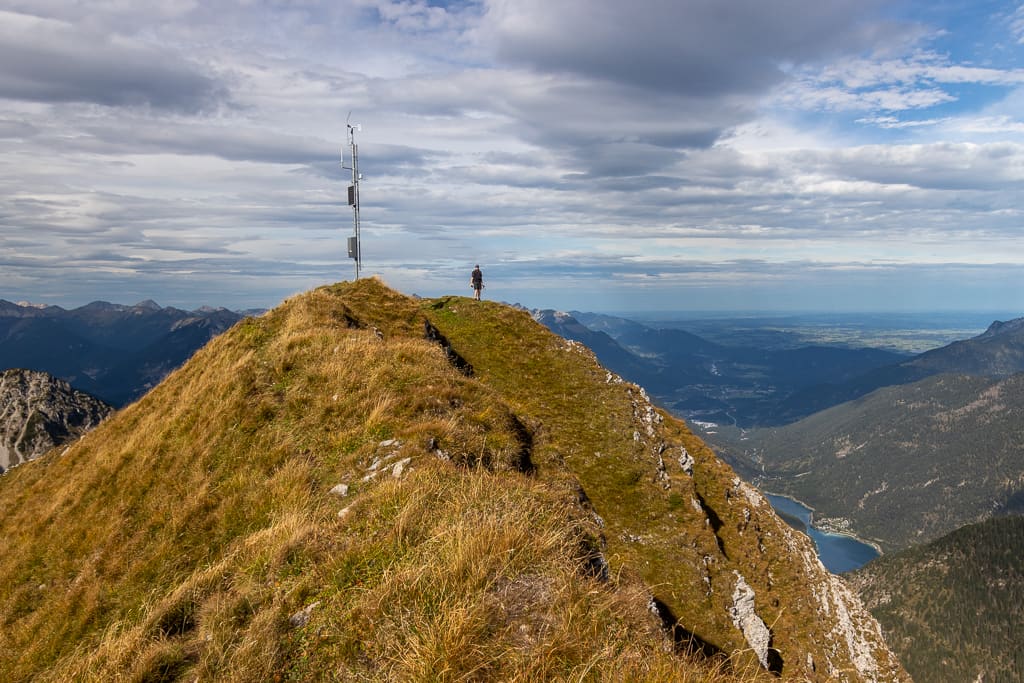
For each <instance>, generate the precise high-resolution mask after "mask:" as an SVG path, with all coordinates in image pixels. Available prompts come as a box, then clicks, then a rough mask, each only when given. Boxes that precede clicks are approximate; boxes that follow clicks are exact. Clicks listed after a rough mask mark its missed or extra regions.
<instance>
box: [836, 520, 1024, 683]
mask: <svg viewBox="0 0 1024 683" xmlns="http://www.w3.org/2000/svg"><path fill="white" fill-rule="evenodd" d="M848 578H849V579H850V580H851V581H852V583H853V585H854V586H855V587H856V589H857V591H858V592H859V593H860V596H861V598H862V599H863V600H864V603H865V605H866V606H867V607H868V609H869V610H871V612H872V614H874V616H875V618H876V619H878V621H879V622H880V623H881V624H882V628H883V630H884V631H885V634H886V639H887V640H888V642H889V644H890V645H891V646H892V647H893V649H895V650H896V651H897V653H898V654H899V656H900V661H902V662H903V665H904V666H905V667H906V668H907V671H909V672H910V674H911V675H912V676H913V677H914V680H915V681H919V682H921V683H927V682H928V681H987V682H992V681H1024V657H1022V656H1021V643H1024V518H1022V517H1019V516H1010V517H998V518H995V519H990V520H988V521H986V522H983V523H981V524H972V525H969V526H966V527H963V528H961V529H958V530H956V531H954V532H953V533H951V534H949V535H947V536H943V537H942V538H940V539H937V540H935V541H932V542H931V543H928V544H927V545H924V546H920V547H915V548H912V549H910V550H906V551H903V552H900V553H896V554H893V555H884V556H882V557H881V558H880V559H878V560H875V561H874V562H871V563H870V564H868V565H867V566H866V567H864V568H863V569H861V570H860V571H858V572H856V573H854V574H852V575H849V576H848Z"/></svg>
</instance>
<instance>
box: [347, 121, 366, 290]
mask: <svg viewBox="0 0 1024 683" xmlns="http://www.w3.org/2000/svg"><path fill="white" fill-rule="evenodd" d="M348 135H349V142H350V144H351V149H352V187H353V188H354V191H353V192H354V196H353V203H352V228H353V230H354V232H355V237H356V253H355V260H356V279H357V280H358V279H359V270H360V268H361V267H362V265H363V240H362V237H361V235H360V234H359V145H357V144H356V129H355V127H354V126H351V125H350V126H349V127H348Z"/></svg>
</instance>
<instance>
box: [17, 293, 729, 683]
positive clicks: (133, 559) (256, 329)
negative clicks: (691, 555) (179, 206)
mask: <svg viewBox="0 0 1024 683" xmlns="http://www.w3.org/2000/svg"><path fill="white" fill-rule="evenodd" d="M341 295H343V296H341ZM372 326H376V327H378V328H379V329H380V330H382V332H383V334H384V340H383V341H381V340H379V339H378V338H377V336H376V335H375V334H374V332H373V331H372V330H371V329H370V328H371V327H372ZM421 334H422V314H421V313H419V311H418V309H417V307H416V306H415V304H413V303H411V302H410V301H409V300H407V299H404V298H402V297H399V296H397V295H394V294H393V293H389V292H388V291H387V290H386V289H384V288H383V287H381V286H380V285H379V284H377V283H373V282H366V283H358V284H357V285H355V286H344V287H334V288H325V289H321V290H317V291H314V292H311V293H309V294H306V295H302V296H299V297H296V298H294V299H293V300H290V301H288V302H286V303H285V304H284V305H283V306H281V307H280V308H278V309H276V310H275V311H273V312H271V313H269V314H267V315H266V316H263V317H261V318H259V319H250V320H246V321H243V322H242V323H240V324H239V325H237V326H236V327H235V328H233V329H232V330H230V331H229V332H227V333H225V334H224V335H223V336H221V337H219V338H218V339H216V340H214V341H213V342H211V344H210V345H208V346H207V347H206V348H205V349H203V350H201V351H200V352H199V353H198V354H196V356H195V357H194V358H193V359H192V360H191V361H190V362H189V363H187V364H186V365H185V366H184V367H182V368H181V369H179V370H178V371H176V372H175V373H173V374H172V376H170V377H169V378H168V379H167V380H166V381H165V382H164V383H162V384H161V385H160V386H159V387H157V388H156V389H155V390H154V391H152V392H151V393H150V394H149V395H147V396H146V397H145V398H143V399H142V400H141V401H139V402H138V403H136V404H134V405H132V406H130V407H128V408H126V409H125V410H123V411H121V412H120V413H119V414H117V415H116V416H114V417H113V418H111V419H110V420H108V421H107V422H106V423H104V424H103V425H102V426H101V427H100V428H98V429H97V430H95V431H94V432H92V433H91V434H89V435H87V436H86V437H85V438H83V439H82V440H80V441H79V442H77V443H75V444H74V445H73V446H72V447H71V448H70V449H69V450H68V451H67V453H65V454H61V453H58V452H53V453H50V454H49V455H48V456H46V457H44V458H43V459H41V460H39V461H36V462H35V463H32V464H30V465H26V466H22V467H19V468H16V469H14V470H12V471H11V472H10V473H8V474H7V475H5V476H4V477H2V478H0V504H2V505H3V507H4V515H3V517H2V521H0V538H3V539H4V552H3V553H2V554H0V680H3V681H10V682H19V681H43V682H48V681H54V682H56V681H138V682H146V683H153V682H156V681H177V680H181V681H193V680H198V681H237V682H239V683H241V682H243V681H244V682H250V681H318V680H324V681H334V680H338V681H348V680H380V681H391V680H402V681H405V680H414V681H415V680H419V681H428V680H429V681H482V680H502V681H505V680H509V681H534V680H564V681H584V680H645V681H646V680H650V681H725V680H731V679H730V678H729V677H728V675H727V674H725V673H722V672H720V671H718V670H717V668H716V664H715V663H714V662H704V663H701V662H697V661H691V660H689V659H686V658H683V657H680V656H679V655H677V654H676V653H675V652H674V648H673V645H672V643H671V642H670V641H669V639H668V637H667V636H666V634H665V633H664V631H663V630H662V629H661V627H660V624H659V623H658V622H657V620H656V619H655V618H654V617H653V615H651V614H650V613H649V612H648V610H647V607H646V603H647V598H648V594H647V589H646V588H645V587H644V586H643V585H642V584H641V582H640V581H639V579H638V578H637V577H636V576H635V575H633V574H632V573H631V572H630V571H625V572H622V573H620V574H615V575H613V577H612V579H611V580H610V581H606V582H600V581H598V580H596V579H594V578H589V577H588V576H587V574H586V572H585V571H584V565H585V562H586V559H587V554H588V552H589V550H590V549H591V548H592V547H593V546H594V545H595V544H596V540H595V538H594V534H595V533H596V530H595V526H594V521H593V519H592V518H591V517H590V514H589V511H588V510H587V509H585V507H584V506H583V505H581V504H580V503H579V502H578V501H577V500H576V498H575V496H574V494H573V489H572V487H571V483H572V477H571V476H569V475H568V474H567V473H565V472H559V471H556V470H555V468H554V467H553V465H551V462H553V461H551V462H549V461H546V464H547V465H548V466H550V470H551V471H550V476H546V477H536V476H528V475H527V474H524V473H522V472H520V471H519V470H520V469H521V468H522V462H521V460H522V453H523V449H524V443H523V439H524V434H523V430H522V426H521V425H519V424H518V422H517V418H516V417H515V414H514V412H513V411H512V409H511V408H510V407H509V406H508V405H507V404H506V403H505V401H504V400H503V399H502V397H501V396H500V395H498V394H497V393H495V391H494V390H493V389H490V388H488V387H487V386H486V385H485V384H484V383H481V382H479V381H476V380H474V379H471V378H467V377H465V376H463V375H461V374H460V373H459V372H457V371H456V370H454V369H453V368H452V367H451V365H450V364H449V363H448V361H447V360H446V359H445V357H444V355H443V353H442V352H441V350H440V348H439V347H438V346H436V345H435V344H432V343H428V342H426V341H423V340H421V339H420V338H419V337H420V335H421ZM551 428H555V427H554V426H552V427H551ZM391 439H396V440H398V443H396V444H392V445H389V446H382V445H381V444H382V442H384V441H385V440H391ZM438 451H441V452H443V453H444V454H445V456H446V457H447V459H441V458H439V457H438V455H437V452H438ZM405 458H409V459H410V460H409V461H408V463H407V464H406V467H405V471H404V473H403V474H402V476H400V477H395V476H393V474H392V473H393V471H394V469H393V468H394V465H395V464H396V463H398V462H400V461H403V460H404V459H405ZM378 460H382V461H385V462H381V463H379V464H377V465H376V467H375V465H374V463H375V462H377V461H378ZM374 471H375V472H378V474H376V475H372V472H374ZM371 475H372V476H371ZM368 477H369V478H368ZM341 482H345V483H347V484H348V485H349V487H350V489H349V493H348V495H347V496H346V497H344V498H338V497H335V496H332V495H330V494H329V490H330V489H331V488H332V487H333V486H334V485H335V484H338V483H341ZM342 510H344V511H345V512H344V514H343V515H341V516H339V511H342ZM313 605H315V606H313ZM311 606H312V607H311ZM303 609H305V610H307V612H306V613H307V616H308V620H307V622H306V623H305V624H303V625H295V624H293V623H292V622H291V620H290V617H291V616H292V615H294V614H296V613H297V612H299V611H300V610H303Z"/></svg>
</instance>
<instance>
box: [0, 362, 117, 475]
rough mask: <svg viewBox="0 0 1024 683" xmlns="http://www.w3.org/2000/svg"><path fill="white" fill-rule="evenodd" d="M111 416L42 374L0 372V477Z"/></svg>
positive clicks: (94, 400) (95, 401) (107, 408)
mask: <svg viewBox="0 0 1024 683" xmlns="http://www.w3.org/2000/svg"><path fill="white" fill-rule="evenodd" d="M111 412H113V408H112V407H111V406H109V405H107V404H106V403H104V402H102V401H100V400H99V399H97V398H95V397H93V396H90V395H88V394H86V393H84V392H82V391H78V390H76V389H72V388H71V385H69V384H68V383H67V382H65V381H63V380H59V379H56V378H55V377H53V376H51V375H48V374H47V373H45V372H37V371H32V370H5V371H3V372H0V472H3V471H5V470H7V469H9V468H10V467H12V466H14V465H19V464H21V463H23V462H25V461H28V460H31V459H33V458H36V457H38V456H40V455H42V454H43V453H45V452H46V451H48V450H50V449H51V448H53V447H55V446H59V445H61V444H63V443H66V442H68V441H71V440H74V439H76V438H78V437H79V436H80V435H82V434H84V433H85V432H87V431H89V430H90V429H92V428H93V427H95V426H97V425H98V424H99V423H100V422H102V421H103V419H104V418H105V417H107V415H109V414H110V413H111Z"/></svg>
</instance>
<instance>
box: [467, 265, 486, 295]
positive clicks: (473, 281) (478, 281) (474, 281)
mask: <svg viewBox="0 0 1024 683" xmlns="http://www.w3.org/2000/svg"><path fill="white" fill-rule="evenodd" d="M469 286H470V287H472V288H473V298H474V299H476V300H477V301H480V290H481V289H483V288H484V274H483V272H482V271H481V270H480V265H479V264H478V265H477V266H476V267H475V268H473V274H472V275H471V276H470V278H469Z"/></svg>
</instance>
